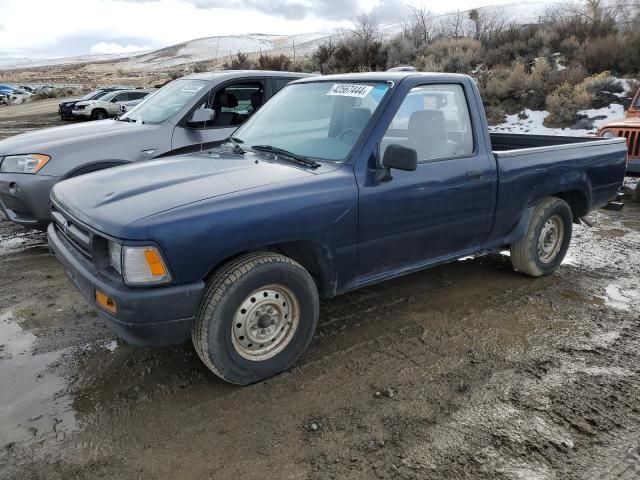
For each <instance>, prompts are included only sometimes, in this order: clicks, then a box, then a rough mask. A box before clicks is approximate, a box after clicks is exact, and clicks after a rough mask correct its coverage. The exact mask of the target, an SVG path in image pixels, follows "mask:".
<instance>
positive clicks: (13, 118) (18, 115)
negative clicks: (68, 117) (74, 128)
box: [0, 98, 71, 140]
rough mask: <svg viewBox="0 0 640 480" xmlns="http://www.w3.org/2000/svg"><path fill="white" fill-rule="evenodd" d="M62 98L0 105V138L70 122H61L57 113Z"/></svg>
mask: <svg viewBox="0 0 640 480" xmlns="http://www.w3.org/2000/svg"><path fill="white" fill-rule="evenodd" d="M63 100H64V99H63V98H52V99H50V100H38V101H35V102H29V103H25V104H24V105H9V106H3V107H0V140H2V139H3V138H7V137H10V136H12V135H17V134H19V133H23V132H28V131H30V130H35V129H39V128H45V127H50V126H56V125H64V124H67V123H71V122H62V121H61V120H60V116H59V115H58V103H60V102H61V101H63Z"/></svg>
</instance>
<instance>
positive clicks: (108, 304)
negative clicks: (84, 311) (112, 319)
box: [96, 290, 118, 315]
mask: <svg viewBox="0 0 640 480" xmlns="http://www.w3.org/2000/svg"><path fill="white" fill-rule="evenodd" d="M96 303H97V304H98V305H99V306H101V307H102V308H104V309H105V310H106V311H107V312H110V313H113V314H114V315H115V314H116V312H117V311H118V307H117V306H116V301H115V300H114V299H113V298H111V297H109V296H108V295H107V294H105V293H102V292H101V291H100V290H96Z"/></svg>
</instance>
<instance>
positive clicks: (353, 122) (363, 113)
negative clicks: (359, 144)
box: [342, 107, 371, 130]
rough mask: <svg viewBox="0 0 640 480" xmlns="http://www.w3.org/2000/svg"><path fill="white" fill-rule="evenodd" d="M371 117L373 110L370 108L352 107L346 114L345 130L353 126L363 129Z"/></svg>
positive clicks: (356, 128)
mask: <svg viewBox="0 0 640 480" xmlns="http://www.w3.org/2000/svg"><path fill="white" fill-rule="evenodd" d="M370 118H371V110H369V109H368V108H358V107H354V108H350V109H349V110H347V111H346V112H345V114H344V125H343V126H342V127H343V130H346V129H348V128H353V129H355V130H362V129H363V128H364V127H365V125H366V124H367V122H368V121H369V119H370Z"/></svg>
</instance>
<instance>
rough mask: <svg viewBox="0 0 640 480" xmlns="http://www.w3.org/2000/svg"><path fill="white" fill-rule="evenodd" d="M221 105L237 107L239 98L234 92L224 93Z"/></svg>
mask: <svg viewBox="0 0 640 480" xmlns="http://www.w3.org/2000/svg"><path fill="white" fill-rule="evenodd" d="M220 106H221V107H222V108H236V107H237V106H238V99H237V98H236V96H235V95H234V94H233V93H223V94H222V95H220Z"/></svg>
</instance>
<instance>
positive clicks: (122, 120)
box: [117, 117, 135, 123]
mask: <svg viewBox="0 0 640 480" xmlns="http://www.w3.org/2000/svg"><path fill="white" fill-rule="evenodd" d="M117 120H118V121H119V122H133V123H135V120H131V119H130V118H129V117H126V118H122V117H118V118H117Z"/></svg>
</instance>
